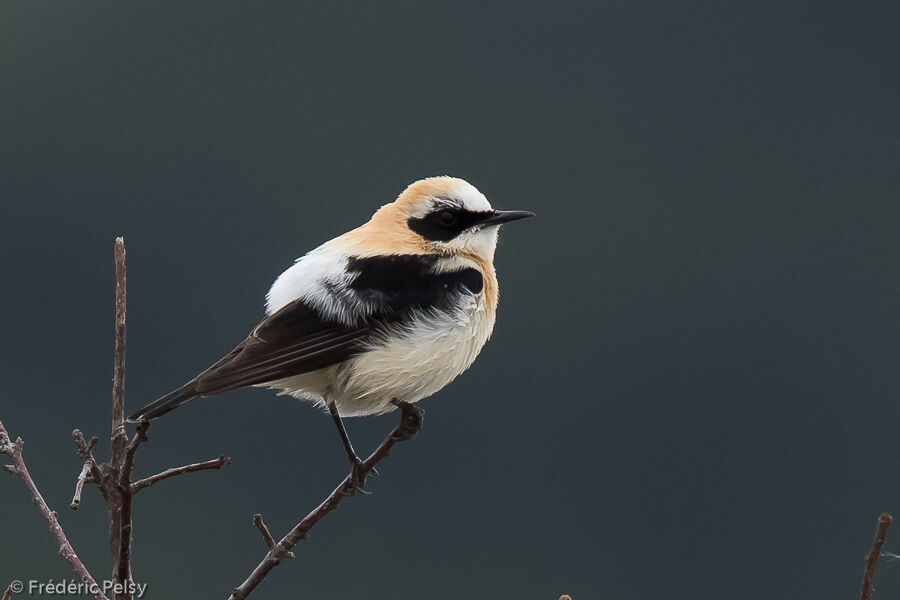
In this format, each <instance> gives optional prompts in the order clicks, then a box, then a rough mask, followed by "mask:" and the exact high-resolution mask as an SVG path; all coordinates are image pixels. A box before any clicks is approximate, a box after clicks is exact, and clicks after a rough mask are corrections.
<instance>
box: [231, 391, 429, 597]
mask: <svg viewBox="0 0 900 600" xmlns="http://www.w3.org/2000/svg"><path fill="white" fill-rule="evenodd" d="M401 408H402V409H403V414H402V416H401V418H400V424H399V425H397V427H395V428H394V430H393V431H392V432H391V433H390V434H389V435H388V436H387V437H386V438H385V439H384V441H382V442H381V444H380V445H379V446H378V448H376V449H375V451H374V452H373V453H372V454H371V455H370V456H369V458H367V459H366V460H364V461H363V466H362V475H363V477H365V475H366V474H368V473H369V472H371V471H372V470H373V469H374V468H375V466H376V465H377V464H378V463H379V462H381V461H382V460H384V459H385V458H386V457H387V455H388V454H389V453H390V451H391V448H393V447H394V444H396V443H397V442H399V441H403V440H408V439H410V438H412V437H413V436H415V434H416V432H418V430H419V428H421V426H422V415H423V412H422V410H421V409H419V408H417V407H414V406H412V405H409V404H402V405H401ZM353 492H354V484H353V478H352V473H351V474H349V475H347V476H346V477H344V480H343V481H342V482H341V483H340V484H339V485H338V486H337V487H336V488H335V489H334V491H332V492H331V494H329V495H328V497H327V498H325V500H324V501H323V502H322V503H321V504H319V506H317V507H316V508H315V509H313V511H312V512H311V513H309V514H308V515H306V516H305V517H304V518H303V520H302V521H300V522H299V523H297V524H296V525H295V526H294V528H293V529H291V530H290V531H289V532H288V533H287V535H285V536H284V537H283V538H281V540H280V541H279V542H278V543H277V544H275V545H274V546H271V547H270V548H269V551H268V552H267V553H266V556H265V557H264V558H263V559H262V561H261V562H260V563H259V564H258V565H257V566H256V568H255V569H253V572H252V573H250V575H249V576H248V577H247V579H245V580H244V582H243V583H242V584H241V585H239V586H238V587H236V588H234V589H233V590H232V592H231V596H229V600H244V599H245V598H246V597H247V596H249V595H250V593H251V592H252V591H253V590H254V589H256V587H257V586H258V585H259V584H260V583H262V580H263V579H265V577H266V576H267V575H268V574H269V573H270V572H271V571H272V569H274V568H275V567H277V566H278V565H279V564H281V561H282V560H283V559H284V558H287V556H288V554H289V553H290V552H291V550H292V549H293V548H294V546H296V545H297V544H298V543H299V542H300V540H302V539H305V538H306V536H307V534H308V533H309V531H310V530H311V529H312V528H313V527H315V525H316V523H318V522H319V521H321V520H322V518H323V517H325V515H327V514H328V513H330V512H331V511H333V510H334V509H336V508H337V507H338V504H340V502H341V500H343V499H344V498H346V497H347V496H351V495H353ZM255 522H256V519H255V518H254V524H255ZM257 527H258V526H257ZM263 536H264V537H265V534H263ZM273 541H274V540H273Z"/></svg>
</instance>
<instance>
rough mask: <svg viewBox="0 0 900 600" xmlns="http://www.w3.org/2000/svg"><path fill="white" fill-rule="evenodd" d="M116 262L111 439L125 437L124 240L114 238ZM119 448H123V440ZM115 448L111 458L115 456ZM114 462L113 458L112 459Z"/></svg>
mask: <svg viewBox="0 0 900 600" xmlns="http://www.w3.org/2000/svg"><path fill="white" fill-rule="evenodd" d="M115 262H116V339H115V344H116V346H115V361H114V366H113V390H112V410H113V417H112V432H111V434H110V435H111V436H112V438H113V440H116V439H118V438H123V439H124V438H126V435H125V310H126V303H125V287H126V286H125V283H126V277H125V275H126V269H125V240H124V239H123V238H121V237H117V238H116V246H115ZM121 443H122V446H123V447H122V448H120V452H121V450H123V449H124V441H123V442H121ZM117 457H118V455H117V454H116V452H115V450H114V452H113V459H115V458H117ZM114 462H115V460H114Z"/></svg>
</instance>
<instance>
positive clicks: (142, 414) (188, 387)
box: [128, 379, 200, 423]
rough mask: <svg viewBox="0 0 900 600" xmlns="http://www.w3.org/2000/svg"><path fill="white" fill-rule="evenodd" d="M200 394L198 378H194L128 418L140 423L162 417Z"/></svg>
mask: <svg viewBox="0 0 900 600" xmlns="http://www.w3.org/2000/svg"><path fill="white" fill-rule="evenodd" d="M198 396H200V394H198V393H197V380H196V379H193V380H191V381H189V382H187V383H186V384H184V385H183V386H181V387H180V388H178V389H177V390H174V391H171V392H169V393H168V394H166V395H165V396H163V397H162V398H160V399H159V400H156V401H154V402H151V403H150V404H148V405H147V406H145V407H144V408H142V409H141V410H139V411H137V412H136V413H134V414H133V415H129V417H128V420H129V421H131V422H132V423H139V422H141V421H149V420H150V419H155V418H156V417H161V416H163V415H164V414H166V413H167V412H169V411H170V410H175V409H176V408H178V407H179V406H181V405H182V404H184V403H185V402H187V401H188V400H191V399H193V398H197V397H198Z"/></svg>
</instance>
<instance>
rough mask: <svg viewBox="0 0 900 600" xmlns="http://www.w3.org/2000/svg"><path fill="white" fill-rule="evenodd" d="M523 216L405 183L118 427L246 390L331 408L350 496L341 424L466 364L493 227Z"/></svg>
mask: <svg viewBox="0 0 900 600" xmlns="http://www.w3.org/2000/svg"><path fill="white" fill-rule="evenodd" d="M532 216H534V213H532V212H530V211H525V210H495V209H494V208H493V207H492V206H491V204H490V203H489V202H488V200H487V198H486V197H485V196H484V194H482V193H481V192H480V191H478V189H477V188H476V187H475V186H473V185H472V184H470V183H468V182H467V181H465V180H463V179H459V178H455V177H449V176H440V177H429V178H426V179H422V180H420V181H416V182H415V183H412V184H410V185H409V186H408V187H407V188H406V189H405V190H404V191H403V192H402V193H401V194H400V195H399V196H398V197H397V198H396V200H394V201H393V202H391V203H389V204H385V205H384V206H382V207H381V208H379V209H378V210H377V211H376V212H375V213H374V215H372V217H371V219H370V220H369V221H368V222H366V223H365V224H363V225H362V226H360V227H357V228H356V229H353V230H351V231H348V232H347V233H344V234H342V235H339V236H338V237H335V238H333V239H331V240H329V241H327V242H325V243H324V244H322V245H321V246H319V247H318V248H315V249H314V250H312V251H310V252H308V253H307V254H305V255H303V256H301V257H300V258H298V259H297V260H296V261H295V262H294V263H293V265H292V266H290V267H289V268H288V269H287V270H285V271H284V272H283V273H281V275H279V276H278V277H277V278H276V279H275V282H274V283H273V284H272V286H271V288H270V289H269V292H268V294H267V296H266V304H265V317H264V318H263V319H262V321H261V322H260V323H259V324H258V325H257V326H256V327H255V328H254V329H253V330H252V331H251V332H250V334H249V335H248V336H247V337H246V339H244V340H243V341H242V342H241V343H240V344H238V345H237V346H236V347H235V348H234V349H233V350H232V351H231V352H229V353H228V354H226V355H225V356H224V357H222V358H221V359H220V360H218V361H217V362H215V363H213V364H212V365H211V366H210V367H209V368H207V369H206V370H204V371H203V372H201V373H200V374H198V375H196V376H195V377H194V378H192V379H191V380H190V381H188V382H187V383H186V384H184V385H183V386H181V387H179V388H178V389H175V390H173V391H172V392H170V393H168V394H166V395H165V396H162V397H161V398H159V399H158V400H156V401H154V402H152V403H150V404H148V405H147V406H145V407H143V408H141V409H140V410H138V411H137V412H135V413H134V414H132V415H130V416H129V417H128V420H129V421H131V422H142V421H147V420H151V419H155V418H157V417H160V416H162V415H164V414H166V413H168V412H170V411H172V410H174V409H175V408H177V407H178V406H181V405H182V404H184V403H185V402H187V401H189V400H192V399H194V398H198V397H203V396H211V395H214V394H221V393H223V392H227V391H230V390H234V389H237V388H242V387H246V386H257V387H265V388H270V389H273V390H277V391H278V392H279V395H289V396H293V397H296V398H299V399H302V400H307V401H311V402H312V403H314V404H315V405H316V406H318V407H320V408H322V409H327V410H328V411H329V412H330V413H331V416H332V417H333V419H334V422H335V424H336V426H337V429H338V433H339V434H340V436H341V441H342V443H343V445H344V449H345V450H346V452H347V457H348V459H349V460H350V463H351V466H352V475H353V482H354V486H355V487H356V488H357V489H361V488H362V486H363V485H364V484H365V477H366V470H365V469H363V463H362V460H361V459H360V458H359V456H358V455H357V453H356V451H355V450H354V449H353V444H352V443H351V441H350V438H349V436H348V434H347V430H346V428H345V426H344V423H343V418H345V417H357V416H366V415H378V414H384V413H387V412H391V411H393V410H396V409H397V408H402V409H404V411H405V410H407V409H409V408H410V407H412V406H413V405H414V404H415V403H416V402H418V401H420V400H422V399H423V398H427V397H429V396H431V395H432V394H434V393H436V392H437V391H439V390H441V389H442V388H444V387H445V386H446V385H447V384H449V383H450V382H451V381H453V380H454V379H455V378H456V377H457V376H458V375H459V374H461V373H462V372H463V371H465V370H466V369H468V368H469V367H470V366H471V365H472V363H473V362H474V360H475V358H476V357H477V356H478V354H479V352H480V351H481V349H482V348H483V347H484V345H485V343H486V342H487V341H488V338H489V337H490V336H491V333H492V331H493V329H494V323H495V321H496V314H497V303H498V299H499V293H498V285H497V275H496V272H495V269H494V265H493V260H494V253H495V250H496V248H497V240H498V233H499V229H500V226H501V225H502V224H504V223H509V222H511V221H515V220H519V219H524V218H526V217H532ZM420 416H421V413H420Z"/></svg>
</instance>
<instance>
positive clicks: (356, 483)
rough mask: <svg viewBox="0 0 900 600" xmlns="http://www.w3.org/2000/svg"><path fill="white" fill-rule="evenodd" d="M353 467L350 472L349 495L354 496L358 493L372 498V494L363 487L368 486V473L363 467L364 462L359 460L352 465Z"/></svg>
mask: <svg viewBox="0 0 900 600" xmlns="http://www.w3.org/2000/svg"><path fill="white" fill-rule="evenodd" d="M352 464H353V467H352V469H351V470H350V491H349V492H348V495H350V496H352V495H353V494H355V493H356V492H359V493H361V494H363V495H366V496H371V495H372V492H370V491H368V490H365V489H363V486H364V485H366V476H367V475H368V473H367V472H366V470H365V467H364V466H363V462H362V461H361V460H359V459H358V458H357V459H356V460H355V461H354V462H353V463H352Z"/></svg>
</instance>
